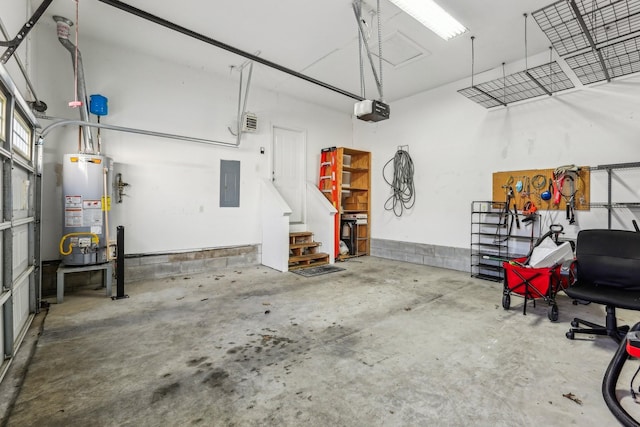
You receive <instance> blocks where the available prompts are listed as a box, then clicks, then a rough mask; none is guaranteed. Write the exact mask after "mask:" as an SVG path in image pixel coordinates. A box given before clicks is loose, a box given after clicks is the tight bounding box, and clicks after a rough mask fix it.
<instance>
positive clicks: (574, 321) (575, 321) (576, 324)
mask: <svg viewBox="0 0 640 427" xmlns="http://www.w3.org/2000/svg"><path fill="white" fill-rule="evenodd" d="M571 326H573V327H574V328H577V327H578V326H579V324H578V321H577V320H575V319H574V320H572V321H571Z"/></svg>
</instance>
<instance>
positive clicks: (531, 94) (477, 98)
mask: <svg viewBox="0 0 640 427" xmlns="http://www.w3.org/2000/svg"><path fill="white" fill-rule="evenodd" d="M523 16H524V50H525V52H524V57H525V69H524V70H523V71H519V72H517V73H513V74H509V75H505V72H504V66H505V63H504V62H503V63H502V77H501V78H498V79H495V80H491V81H488V82H485V83H481V84H478V85H474V83H473V77H474V70H473V69H474V64H475V49H474V41H475V37H471V87H468V88H465V89H461V90H459V91H458V93H460V94H461V95H463V96H465V97H467V98H468V99H470V100H472V101H473V102H476V103H478V104H480V105H482V106H483V107H485V108H492V107H499V106H503V107H506V106H507V104H510V103H513V102H518V101H524V100H525V99H531V98H536V97H538V96H543V95H548V96H551V95H553V94H554V93H556V92H560V91H563V90H567V89H572V88H573V87H574V85H573V83H572V82H571V79H570V78H569V77H568V76H567V75H566V74H565V72H564V71H563V70H562V68H561V67H560V65H559V64H558V63H557V62H556V61H553V56H552V50H551V49H552V48H551V47H550V48H549V62H548V63H546V64H543V65H539V66H536V67H533V68H529V64H528V62H527V18H528V15H527V14H526V13H525V14H524V15H523Z"/></svg>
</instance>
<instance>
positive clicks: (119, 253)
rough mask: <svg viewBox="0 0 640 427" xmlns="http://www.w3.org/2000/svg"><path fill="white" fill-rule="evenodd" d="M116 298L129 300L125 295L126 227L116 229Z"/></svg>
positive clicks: (120, 226)
mask: <svg viewBox="0 0 640 427" xmlns="http://www.w3.org/2000/svg"><path fill="white" fill-rule="evenodd" d="M116 245H117V250H116V296H115V297H111V299H112V300H117V299H123V298H129V295H126V294H125V293H124V226H122V225H119V226H118V227H117V228H116Z"/></svg>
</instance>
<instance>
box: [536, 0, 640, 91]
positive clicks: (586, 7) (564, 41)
mask: <svg viewBox="0 0 640 427" xmlns="http://www.w3.org/2000/svg"><path fill="white" fill-rule="evenodd" d="M532 16H533V17H534V19H535V20H536V22H537V23H538V25H539V26H540V29H542V31H543V32H544V33H545V34H546V36H547V37H548V38H549V40H550V41H551V44H552V45H553V47H554V49H555V50H556V51H557V52H558V54H559V55H560V56H561V57H563V59H564V60H565V61H566V63H567V65H569V67H571V69H572V70H573V71H574V72H575V73H576V76H577V77H578V78H579V79H580V82H581V83H582V84H583V85H587V84H591V83H595V82H600V81H605V80H606V81H611V79H612V78H615V77H620V76H624V75H627V74H631V73H635V72H637V71H640V0H560V1H557V2H555V3H552V4H550V5H549V6H546V7H544V8H542V9H540V10H537V11H535V12H533V13H532Z"/></svg>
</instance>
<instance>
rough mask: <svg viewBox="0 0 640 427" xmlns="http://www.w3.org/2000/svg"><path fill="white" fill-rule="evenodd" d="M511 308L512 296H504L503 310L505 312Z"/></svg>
mask: <svg viewBox="0 0 640 427" xmlns="http://www.w3.org/2000/svg"><path fill="white" fill-rule="evenodd" d="M509 307H511V296H510V295H509V294H506V295H503V296H502V308H504V309H505V310H509Z"/></svg>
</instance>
